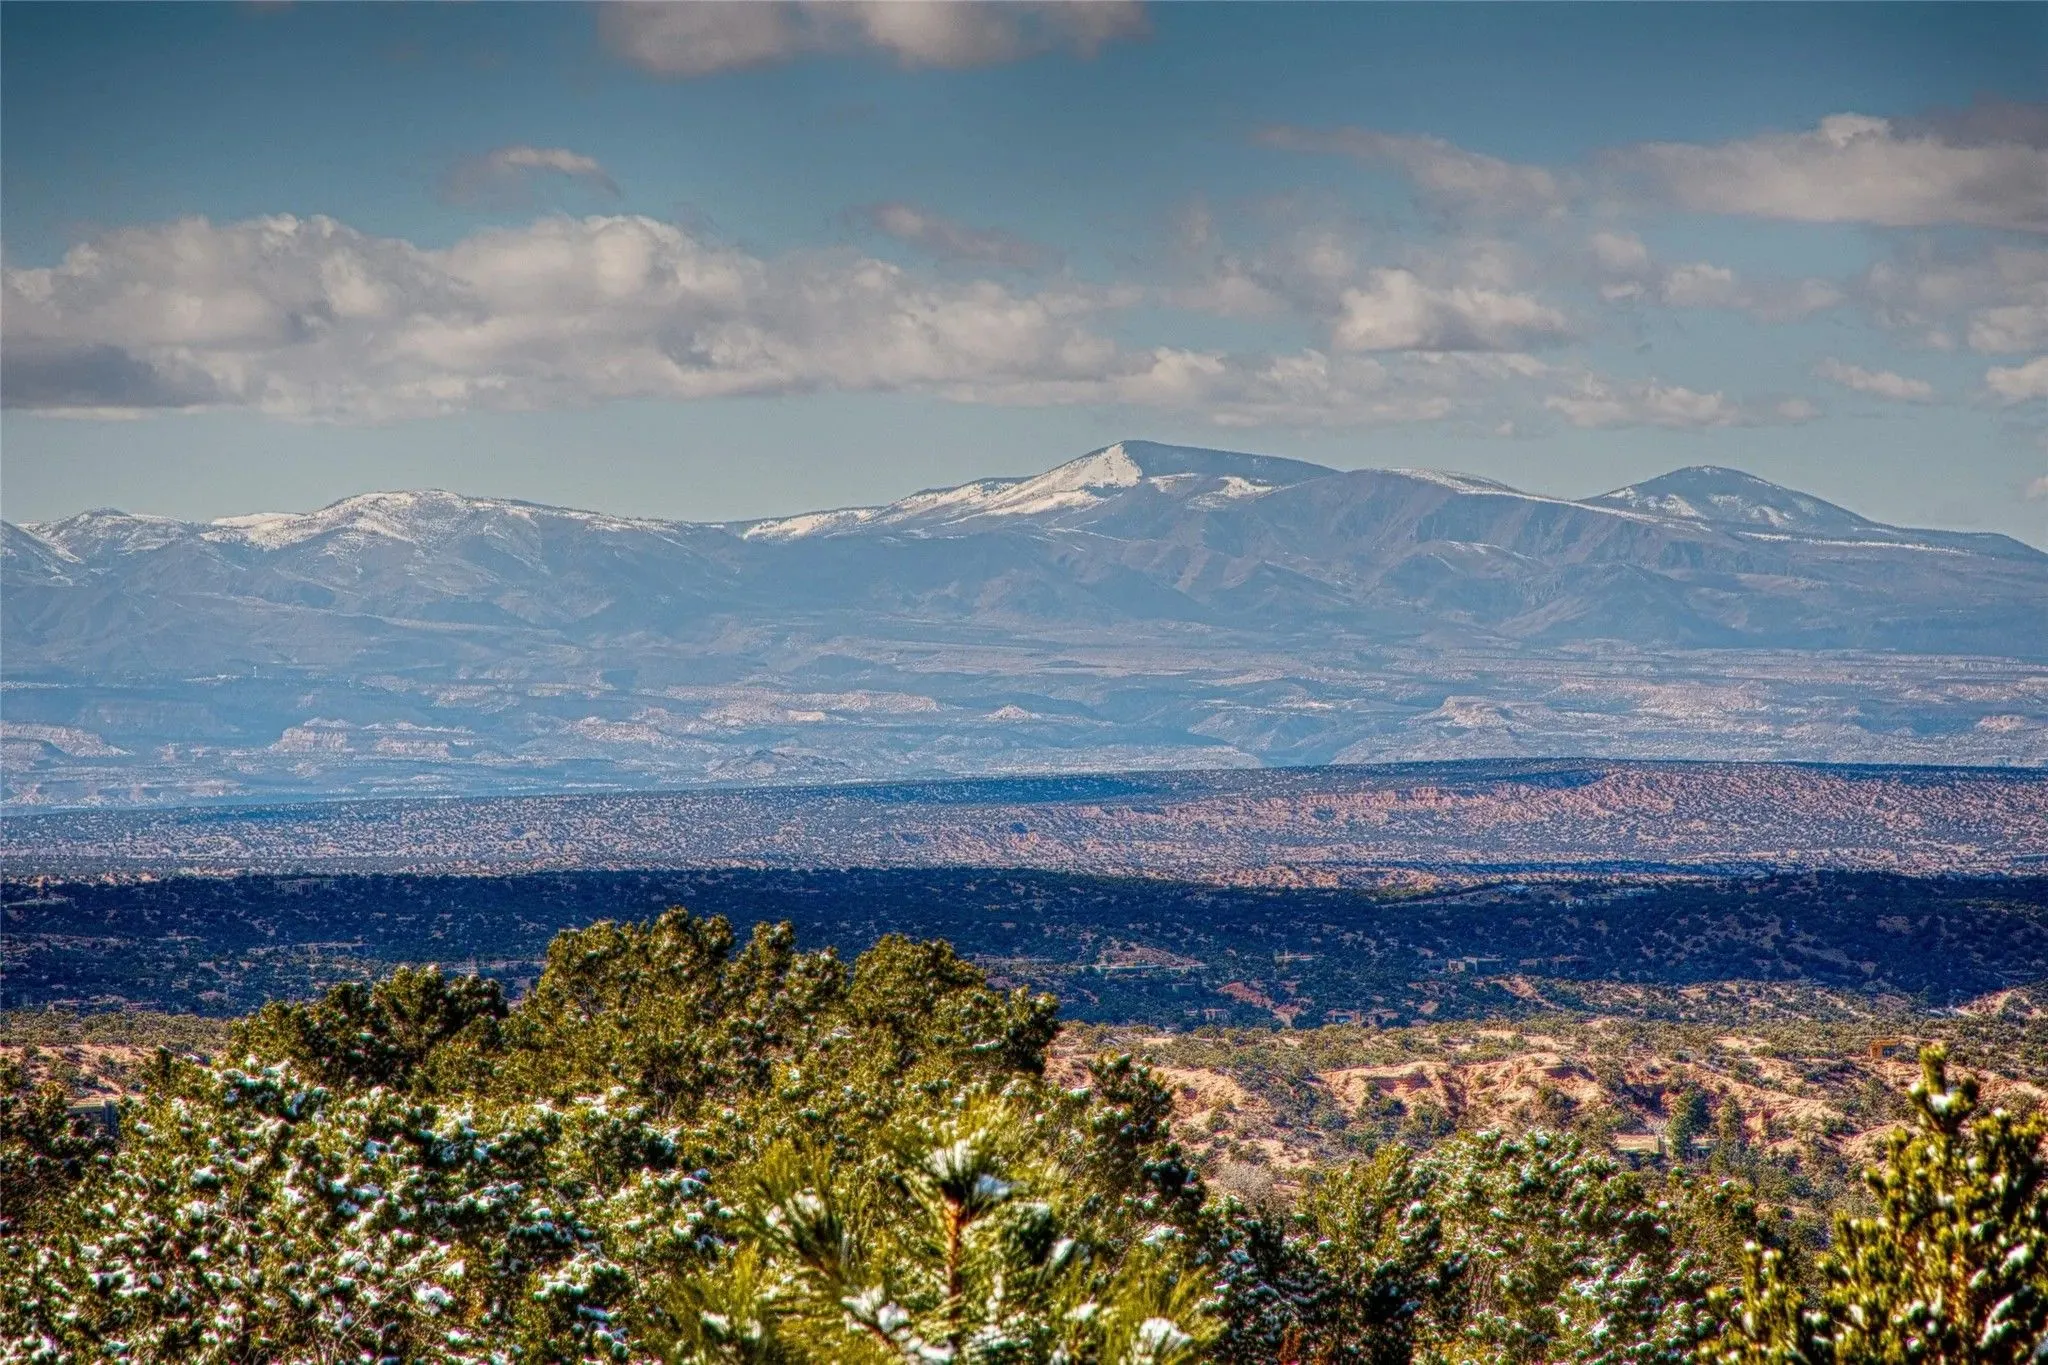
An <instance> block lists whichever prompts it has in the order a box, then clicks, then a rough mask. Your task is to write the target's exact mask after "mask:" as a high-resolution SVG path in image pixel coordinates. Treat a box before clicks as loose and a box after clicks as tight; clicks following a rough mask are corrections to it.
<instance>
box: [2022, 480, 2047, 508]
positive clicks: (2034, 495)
mask: <svg viewBox="0 0 2048 1365" xmlns="http://www.w3.org/2000/svg"><path fill="white" fill-rule="evenodd" d="M2026 496H2027V501H2028V502H2048V474H2043V475H2042V476H2041V477H2040V478H2038V479H2036V480H2034V481H2033V482H2032V483H2030V484H2028V485H2027V494H2026Z"/></svg>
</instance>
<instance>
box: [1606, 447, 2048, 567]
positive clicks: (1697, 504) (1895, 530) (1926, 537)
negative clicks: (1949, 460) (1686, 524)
mask: <svg viewBox="0 0 2048 1365" xmlns="http://www.w3.org/2000/svg"><path fill="white" fill-rule="evenodd" d="M1584 505H1585V506H1588V507H1607V508H1616V509H1620V508H1626V509H1629V510H1631V511H1635V512H1640V513H1647V514H1650V515H1654V516H1659V517H1665V518H1669V519H1671V520H1674V521H1692V522H1698V523H1700V524H1703V525H1709V526H1722V527H1727V528H1729V529H1730V530H1731V531H1734V532H1735V533H1736V534H1738V535H1743V536H1746V537H1750V538H1753V539H1783V538H1786V537H1797V538H1799V539H1803V540H1806V541H1809V542H1811V543H1813V544H1815V545H1817V546H1818V545H1835V546H1843V547H1854V546H1861V547H1878V546H1899V547H1904V548H1910V549H1919V550H1935V551H1939V552H1942V553H1945V554H1955V553H1964V554H1981V555H1992V556H1995V557H1997V558H2002V559H2011V558H2021V559H2026V558H2032V557H2036V556H2038V555H2039V554H2040V551H2038V550H2035V549H2033V548H2032V547H2031V546H2026V545H2022V544H2021V543H2020V542H2018V541H2016V540H2013V539H2012V538H2011V537H2009V536H2001V535H1995V534H1991V533H1987V532H1978V531H1935V530H1927V529H1923V528H1920V527H1912V526H1889V525H1886V524H1885V523H1883V522H1879V521H1872V520H1870V519H1869V518H1868V517H1863V516H1858V515H1857V514H1856V513H1854V512H1851V511H1850V510H1849V509H1848V508H1846V507H1838V506H1836V505H1835V504H1834V503H1831V502H1824V501H1822V500H1821V499H1819V498H1816V497H1814V496H1812V495H1811V494H1809V493H1801V492H1799V491H1798V490H1796V489H1792V488H1786V487H1784V486H1783V485H1782V484H1775V483H1772V482H1770V481H1769V480H1768V479H1759V478H1757V477H1756V476H1755V475H1754V474H1745V473H1744V472H1743V471H1741V470H1739V469H1726V468H1723V467H1721V466H1719V465H1692V466H1689V467H1687V468H1684V469H1674V470H1672V471H1671V472H1670V473H1669V474H1662V475H1659V476H1658V477H1657V478H1654V479H1649V480H1646V481H1645V482H1643V483H1638V484H1630V485H1628V486H1627V487H1625V488H1617V489H1615V490H1614V491H1613V492H1611V493H1603V494H1601V495H1600V496H1599V497H1596V498H1587V499H1586V500H1585V503H1584Z"/></svg>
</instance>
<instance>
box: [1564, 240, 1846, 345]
mask: <svg viewBox="0 0 2048 1365" xmlns="http://www.w3.org/2000/svg"><path fill="white" fill-rule="evenodd" d="M1587 248H1588V251H1589V253H1590V255H1591V257H1592V260H1593V265H1594V270H1595V273H1596V274H1597V275H1598V276H1600V297H1601V298H1603V299H1605V300H1607V301H1608V302H1609V303H1626V302H1634V303H1655V304H1662V305H1664V306H1666V307H1669V308H1727V309H1733V310H1735V311H1737V312H1742V313H1747V314H1749V315H1750V316H1751V317H1753V318H1755V319H1757V320H1758V321H1759V322H1791V321H1795V320H1797V319H1799V318H1803V317H1809V316H1811V315H1812V314H1814V313H1818V312H1823V311H1825V310H1827V309H1829V308H1833V307H1835V306H1836V305H1838V304H1840V303H1841V302H1842V301H1843V298H1844V295H1843V293H1842V290H1841V289H1840V288H1839V287H1837V286H1836V285H1834V284H1831V283H1829V282H1828V281H1826V280H1817V279H1805V280H1750V279H1745V278H1743V277H1742V276H1740V275H1738V274H1737V273H1736V272H1735V271H1734V270H1733V269H1731V268H1730V267H1728V266H1724V265H1716V264H1714V263H1713V262H1712V261H1687V262H1682V263H1680V264H1677V265H1664V264H1661V263H1659V262H1658V261H1657V260H1656V259H1655V258H1654V257H1653V256H1652V255H1651V253H1650V249H1649V247H1647V246H1646V245H1644V243H1643V239H1642V238H1640V237H1638V236H1636V235H1635V234H1634V233H1630V232H1613V231H1603V232H1596V233H1594V234H1593V235H1592V237H1591V238H1590V239H1588V244H1587Z"/></svg>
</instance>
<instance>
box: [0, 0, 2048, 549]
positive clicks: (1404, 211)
mask: <svg viewBox="0 0 2048 1365" xmlns="http://www.w3.org/2000/svg"><path fill="white" fill-rule="evenodd" d="M0 274H4V280H0V399H4V408H0V514H4V515H5V516H6V518H7V519H9V520H12V521H37V520H50V519H55V518H59V517H63V516H66V515H69V514H71V513H73V512H77V511H80V510H83V509H85V508H89V507H104V506H114V507H121V508H124V509H126V510H129V511H134V512H147V513H156V514H161V515H168V516H178V517H184V518H208V517H216V516H227V515H236V514H243V513H248V512H254V511H262V510H287V509H290V510H299V509H307V508H311V507H315V506H319V505H322V504H324V503H327V502H330V501H333V500H335V499H337V498H341V497H346V496H349V495H351V494H355V493H360V492H365V491H369V490H373V489H379V488H413V487H443V488H451V489H454V490H456V491H460V492H465V493H471V494H477V495H490V496H504V497H517V498H527V499H531V500H535V501H540V502H550V503H559V504H565V505H570V506H579V507H590V508H597V509H601V510H607V511H615V512H626V513H635V514H642V515H657V516H668V517H677V518H687V519H699V520H722V519H734V518H742V517H752V516H763V515H770V514H778V513H790V512H795V511H799V510H804V509H809V508H817V507H829V506H841V505H848V504H855V503H867V502H877V501H886V500H888V499H891V498H895V497H899V496H902V495H903V494H905V493H908V492H911V491H913V490H915V489H918V488H924V487H932V486H938V485H944V484H952V483H958V482H962V481H964V480H967V479H970V478H977V477H985V476H989V475H996V474H1028V473H1034V472H1037V471H1039V470H1042V469H1044V468H1047V467H1050V466H1051V465H1053V464H1055V463H1058V462H1060V461H1061V460H1064V459H1067V458H1070V457H1072V456H1075V455H1078V454H1081V453H1083V452H1085V451H1088V450H1091V449H1094V448H1097V447H1100V446H1103V445H1106V444H1108V443H1110V442H1112V441H1115V440H1118V439H1122V438H1126V437H1139V438H1147V439H1153V440H1163V441H1173V442H1181V443H1185V444H1194V445H1209V446H1219V447H1223V448H1229V449H1240V450H1251V451H1258V452H1262V453H1269V454H1284V455H1292V456H1296V457H1299V458H1303V459H1309V460H1315V461H1319V462H1321V463H1325V464H1329V465H1334V466H1337V467H1340V468H1363V467H1426V468H1439V469H1454V470H1460V471H1464V472H1468V473H1474V474H1479V475H1483V476H1486V477H1491V478H1497V479H1501V480H1504V481H1506V482H1509V483H1511V484H1514V485H1516V486H1518V487H1523V488H1527V489H1531V490H1533V491H1540V492H1545V493H1554V494H1565V495H1570V496H1584V495H1588V494H1592V493H1596V492H1600V491H1604V490H1606V489H1609V488H1612V487H1615V486H1617V485H1620V484H1623V483H1627V482H1630V481H1632V480H1637V479H1642V478H1645V477H1649V476H1652V475H1655V474H1657V473H1661V472H1663V471H1665V470H1668V469H1671V468H1674V467H1677V466H1681V465H1689V464H1717V465H1729V466H1734V467H1737V468H1741V469H1745V470H1748V471H1750V472H1752V473H1755V474H1758V475H1761V476H1763V477H1765V478H1769V479H1773V480H1776V481H1779V482H1782V483H1787V484H1791V485H1794V486H1797V487H1799V488H1802V489H1805V490H1807V491H1810V492H1813V493H1816V494H1819V495H1820V496H1822V497H1826V498H1829V499H1831V500H1833V501H1837V502H1840V503H1843V504H1845V505H1847V506H1849V507H1852V508H1854V509H1855V510H1858V511H1860V512H1863V513H1864V514H1866V515H1870V516H1874V517H1877V518H1879V519H1881V520H1887V521H1894V522H1901V523H1907V524H1916V525H1936V526H1948V527H1960V528H1971V529H1989V530H1997V531H2003V532H2005V533H2007V534H2010V535H2015V536H2018V537H2021V538H2023V539H2026V540H2028V541H2030V542H2032V543H2034V544H2036V545H2042V546H2048V6H2044V5H2038V4H1999V5H1984V6H1979V5H1972V4H1936V5H1925V6H1923V5H1912V4H1882V5H1868V6H1866V5H1860V4H1823V5H1812V6H1808V5H1798V4H1768V5H1717V4H1586V5H1563V4H1559V5H1549V4H1525V5H1492V4H1477V3H1473V4H1467V3H1442V4H1429V5H1391V4H1390V5H1380V4H1313V5H1293V4H1245V5H1239V4H1153V5H1140V4H1135V3H1083V4H1043V3H1022V2H1019V3H1009V4H1000V5H994V4H990V5H980V4H955V3H910V4H900V3H898V4H892V3H858V2H856V0H847V2H845V3H833V4H821V3H789V4H781V3H754V4H726V5H694V4H677V5H656V4H633V5H618V6H606V5H592V6H571V5H530V4H521V5H499V4H490V3H482V4H470V5H433V6H413V5H403V4H389V5H368V4H351V3H329V4H298V5H294V4H283V5H278V4H232V5H209V4H186V3H181V4H171V5H149V4H121V5H111V6H97V5H88V4H24V3H10V4H7V5H5V6H4V7H0Z"/></svg>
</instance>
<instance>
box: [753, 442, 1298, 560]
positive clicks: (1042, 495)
mask: <svg viewBox="0 0 2048 1365" xmlns="http://www.w3.org/2000/svg"><path fill="white" fill-rule="evenodd" d="M1334 473H1336V471H1335V470H1333V469H1327V468H1325V467H1323V466H1322V465H1317V464H1309V463H1307V462H1306V461H1303V460H1285V459H1280V458H1277V457H1275V456H1271V455H1238V454H1234V453H1232V452H1229V451H1222V450H1201V449H1197V448H1194V447H1191V446H1168V445H1160V444H1158V443H1156V442H1153V441H1119V442H1117V443H1116V444H1115V445H1113V446H1105V447H1104V448H1103V449H1101V450H1097V451H1094V452H1092V453H1090V454H1087V455H1083V456H1081V457H1080V458H1079V459H1076V460H1069V461H1067V463H1065V464H1063V465H1059V466H1056V467H1055V468H1052V469H1049V470H1047V471H1046V472H1045V473H1043V474H1039V475H1037V476H1035V477H1032V478H1022V479H983V480H980V481H979V482H976V483H965V484H960V485H958V486H957V487H953V488H932V489H926V490H925V491H923V492H921V493H913V494H911V495H910V496H909V497H907V498H903V499H901V500H899V501H897V502H892V503H888V504H887V505H885V506H881V507H847V508H841V509H838V510H836V511H831V512H807V513H804V514H803V515H801V516H795V517H782V518H777V519H773V520H767V521H756V522H748V523H742V524H741V526H740V527H739V528H738V529H739V531H740V534H742V535H744V536H745V537H747V539H749V540H796V539H799V538H801V537H804V536H820V535H839V534H844V533H845V532H848V531H859V530H879V529H883V528H888V529H891V530H899V531H910V532H913V533H915V532H924V533H938V534H957V533H958V532H960V531H963V530H971V529H974V528H975V527H976V526H978V525H982V526H985V525H986V524H988V523H987V519H991V518H999V517H1039V518H1045V517H1055V518H1057V517H1059V516H1060V514H1063V513H1085V512H1090V511H1094V510H1096V509H1098V508H1100V507H1101V506H1102V505H1103V504H1104V503H1107V502H1109V501H1111V500H1113V499H1114V498H1116V497H1117V496H1118V495H1119V494H1121V493H1123V492H1125V491H1127V490H1130V489H1134V488H1140V487H1142V488H1146V489H1149V490H1153V491H1156V492H1158V493H1160V494H1162V495H1164V496H1166V497H1168V498H1170V499H1173V500H1175V501H1178V502H1184V503H1189V504H1192V505H1195V506H1213V505H1218V504H1220V503H1224V502H1229V501H1232V500H1235V499H1238V498H1249V497H1258V496H1259V495H1260V494H1263V493H1270V492H1272V491H1273V490H1274V489H1275V488H1285V487H1288V486H1289V485H1291V484H1297V483H1304V482H1306V481H1308V480H1310V479H1316V478H1322V477H1323V476H1325V475H1328V474H1334Z"/></svg>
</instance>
